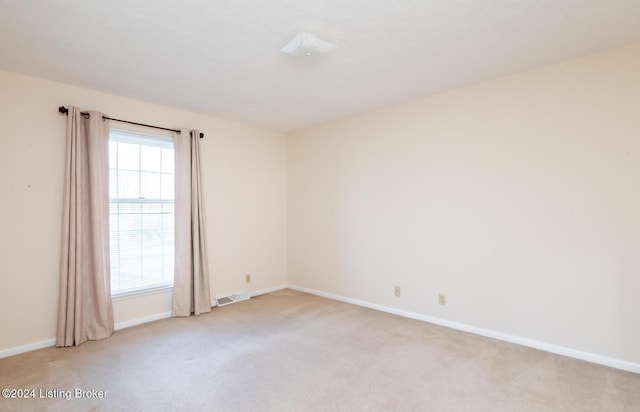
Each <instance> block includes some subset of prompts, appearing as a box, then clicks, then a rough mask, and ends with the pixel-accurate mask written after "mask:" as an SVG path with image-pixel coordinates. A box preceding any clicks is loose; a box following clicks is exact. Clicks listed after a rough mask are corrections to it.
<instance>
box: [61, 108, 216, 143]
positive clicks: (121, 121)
mask: <svg viewBox="0 0 640 412" xmlns="http://www.w3.org/2000/svg"><path fill="white" fill-rule="evenodd" d="M58 111H59V112H60V113H62V114H66V115H67V116H68V115H69V109H67V108H66V107H64V106H60V107H58ZM80 114H81V115H83V116H89V113H86V112H80ZM102 120H113V121H114V122H120V123H128V124H134V125H136V126H144V127H151V128H152V129H160V130H168V131H170V132H176V133H178V134H180V130H177V129H168V128H166V127H160V126H154V125H151V124H144V123H137V122H131V121H129V120H122V119H114V118H112V117H107V116H102ZM191 133H192V132H189V134H191ZM203 137H204V133H200V138H201V139H202V138H203Z"/></svg>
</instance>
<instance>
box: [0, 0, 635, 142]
mask: <svg viewBox="0 0 640 412" xmlns="http://www.w3.org/2000/svg"><path fill="white" fill-rule="evenodd" d="M303 30H304V31H306V32H308V33H311V34H314V35H316V36H318V37H319V38H321V39H323V40H326V41H328V42H330V43H334V44H336V45H337V46H338V49H337V50H335V51H333V52H331V53H329V54H327V55H325V56H322V57H317V58H296V57H292V56H288V55H285V54H283V53H280V52H279V50H280V48H282V47H283V46H284V45H285V44H286V43H288V42H289V41H290V40H291V39H292V38H293V37H294V36H295V35H296V34H297V33H298V32H299V31H303ZM636 41H640V0H421V1H420V0H404V1H402V0H398V1H391V0H271V1H266V0H182V1H175V0H136V1H130V0H109V1H87V0H21V1H18V0H0V68H1V69H5V70H9V71H14V72H20V73H25V74H28V75H32V76H37V77H42V78H46V79H51V80H55V81H59V82H63V83H69V84H74V85H78V86H82V87H86V88H90V89H95V90H100V91H105V92H109V93H113V94H118V95H122V96H128V97H132V98H136V99H141V100H145V101H150V102H155V103H160V104H164V105H168V106H174V107H180V108H184V109H188V110H192V111H196V112H200V113H205V114H210V115H213V116H216V117H221V118H226V119H230V120H236V121H240V122H244V123H247V124H252V125H256V126H261V127H266V128H270V129H274V130H281V131H291V130H295V129H300V128H304V127H307V126H310V125H314V124H318V123H322V122H326V121H329V120H334V119H338V118H342V117H346V116H349V115H353V114H356V113H360V112H364V111H367V110H370V109H374V108H379V107H384V106H388V105H391V104H394V103H398V102H402V101H406V100H410V99H415V98H418V97H422V96H426V95H429V94H433V93H437V92H440V91H443V90H447V89H451V88H455V87H459V86H462V85H465V84H469V83H473V82H477V81H482V80H486V79H490V78H494V77H497V76H500V75H504V74H508V73H513V72H517V71H521V70H525V69H528V68H532V67H536V66H540V65H543V64H547V63H551V62H554V61H558V60H564V59H567V58H571V57H575V56H580V55H584V54H588V53H592V52H595V51H599V50H603V49H607V48H611V47H615V46H619V45H623V44H627V43H631V42H636ZM71 103H73V102H71Z"/></svg>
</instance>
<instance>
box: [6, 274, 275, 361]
mask: <svg viewBox="0 0 640 412" xmlns="http://www.w3.org/2000/svg"><path fill="white" fill-rule="evenodd" d="M286 288H287V285H286V284H283V285H279V286H274V287H272V288H267V289H260V290H255V291H253V292H249V295H250V296H251V297H254V296H259V295H264V294H266V293H271V292H275V291H278V290H282V289H286ZM211 306H212V307H213V306H215V299H214V300H213V302H212V305H211ZM171 315H172V312H171V311H168V312H161V313H156V314H153V315H150V316H144V317H141V318H136V319H131V320H128V321H125V322H118V323H116V324H115V325H114V330H120V329H125V328H130V327H132V326H136V325H141V324H143V323H147V322H153V321H155V320H160V319H166V318H170V317H171ZM55 345H56V339H55V338H51V339H45V340H43V341H40V342H33V343H28V344H26V345H20V346H15V347H13V348H8V349H2V350H0V359H2V358H6V357H9V356H13V355H19V354H21V353H25V352H31V351H34V350H37V349H43V348H50V347H52V346H55Z"/></svg>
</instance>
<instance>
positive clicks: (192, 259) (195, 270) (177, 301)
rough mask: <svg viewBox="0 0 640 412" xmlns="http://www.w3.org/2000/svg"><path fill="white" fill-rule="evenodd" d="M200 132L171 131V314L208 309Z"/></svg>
mask: <svg viewBox="0 0 640 412" xmlns="http://www.w3.org/2000/svg"><path fill="white" fill-rule="evenodd" d="M199 136H200V132H199V131H197V130H193V131H192V132H191V133H189V131H188V130H183V131H182V132H181V133H180V134H177V133H175V134H174V153H175V165H176V167H175V199H174V207H175V211H174V214H175V259H176V262H175V272H174V277H175V278H174V285H173V316H189V315H191V314H192V313H193V314H195V315H199V314H201V313H206V312H210V311H211V297H210V292H209V263H208V259H207V242H206V230H205V227H206V225H205V213H204V195H203V192H202V177H201V172H200V166H201V158H200V138H199Z"/></svg>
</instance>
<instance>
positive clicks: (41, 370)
mask: <svg viewBox="0 0 640 412" xmlns="http://www.w3.org/2000/svg"><path fill="white" fill-rule="evenodd" d="M0 386H1V387H2V388H15V389H29V390H31V389H34V390H35V396H36V397H35V398H34V399H3V398H0V410H2V411H18V410H19V411H31V410H33V411H46V410H51V411H54V410H55V411H62V410H64V411H75V410H79V411H87V410H90V411H93V410H104V411H147V410H149V411H451V412H463V411H473V412H479V411H491V412H495V411H535V412H542V411H607V412H609V411H640V375H636V374H632V373H627V372H622V371H619V370H615V369H610V368H606V367H602V366H598V365H593V364H590V363H587V362H582V361H578V360H574V359H569V358H564V357H562V356H557V355H552V354H549V353H545V352H541V351H537V350H533V349H528V348H525V347H522V346H518V345H513V344H509V343H505V342H500V341H496V340H492V339H488V338H483V337H479V336H475V335H471V334H467V333H464V332H459V331H454V330H450V329H447V328H443V327H439V326H435V325H431V324H428V323H424V322H420V321H414V320H411V319H405V318H401V317H398V316H394V315H389V314H386V313H382V312H377V311H374V310H370V309H365V308H361V307H358V306H352V305H349V304H345V303H341V302H335V301H332V300H328V299H324V298H320V297H316V296H312V295H307V294H304V293H299V292H294V291H291V290H283V291H279V292H274V293H271V294H268V295H263V296H260V297H257V298H253V299H251V300H249V301H246V302H241V303H236V304H233V305H229V306H224V307H221V308H216V309H214V310H213V311H212V313H210V314H207V315H203V316H200V317H191V318H178V319H165V320H161V321H157V322H153V323H148V324H145V325H140V326H137V327H133V328H129V329H124V330H121V331H117V332H116V333H115V334H114V336H113V337H112V338H111V339H107V340H103V341H98V342H87V343H85V344H83V345H81V346H79V347H76V348H66V349H56V348H49V349H42V350H38V351H35V352H30V353H25V354H22V355H17V356H13V357H10V358H5V359H0ZM76 388H78V389H80V390H83V391H92V392H91V394H92V395H94V396H95V395H98V396H99V395H100V392H98V391H104V392H105V393H104V398H103V399H100V398H75V396H76ZM67 391H70V392H67ZM93 391H96V392H93ZM67 394H68V395H69V397H70V399H69V400H67V399H66V396H67ZM41 396H44V397H41ZM47 396H49V397H48V398H47Z"/></svg>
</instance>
